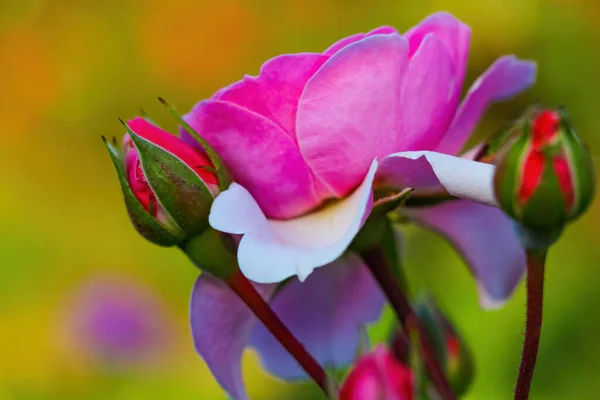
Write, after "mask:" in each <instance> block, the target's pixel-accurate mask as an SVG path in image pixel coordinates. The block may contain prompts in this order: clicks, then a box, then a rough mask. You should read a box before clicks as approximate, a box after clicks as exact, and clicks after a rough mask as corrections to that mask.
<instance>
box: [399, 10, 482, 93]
mask: <svg viewBox="0 0 600 400" xmlns="http://www.w3.org/2000/svg"><path fill="white" fill-rule="evenodd" d="M428 34H434V35H435V36H436V37H437V38H438V39H440V41H441V42H442V43H443V44H444V46H445V47H446V49H447V50H448V52H449V53H450V57H451V58H452V60H453V61H454V67H455V72H456V87H457V91H458V92H460V88H461V87H462V82H463V79H464V77H465V73H466V70H467V59H468V56H469V46H470V44H471V28H469V26H468V25H466V24H464V23H463V22H461V21H460V20H458V19H456V18H455V17H454V16H453V15H452V14H450V13H447V12H437V13H435V14H432V15H430V16H428V17H427V18H425V19H424V20H423V21H421V22H420V23H419V24H418V25H417V26H415V27H414V28H411V29H410V30H409V31H408V32H406V34H405V36H406V38H407V39H408V42H409V45H410V52H409V55H410V57H412V56H413V54H415V53H416V52H417V50H418V49H419V47H420V46H421V44H422V42H423V41H424V39H425V37H427V35H428Z"/></svg>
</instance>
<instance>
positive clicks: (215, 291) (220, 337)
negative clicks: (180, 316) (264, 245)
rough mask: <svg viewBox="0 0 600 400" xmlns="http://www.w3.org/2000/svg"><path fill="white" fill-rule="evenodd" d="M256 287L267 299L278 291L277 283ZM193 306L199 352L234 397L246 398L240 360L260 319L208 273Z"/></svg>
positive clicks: (200, 282)
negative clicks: (276, 288) (276, 289)
mask: <svg viewBox="0 0 600 400" xmlns="http://www.w3.org/2000/svg"><path fill="white" fill-rule="evenodd" d="M255 286H256V288H257V290H258V291H259V292H260V293H261V295H262V296H263V297H264V298H268V297H270V296H271V294H272V293H273V291H274V290H275V285H255ZM190 308H191V310H190V318H191V325H192V335H193V339H194V346H195V347H196V351H197V352H198V354H200V356H201V357H202V358H203V359H204V361H205V362H206V364H207V365H208V367H209V368H210V370H211V372H212V373H213V375H214V377H215V379H216V380H217V381H218V382H219V384H220V385H221V386H222V387H223V389H225V390H226V391H227V393H229V395H230V396H231V397H232V398H233V399H234V400H246V399H247V398H248V397H247V395H246V390H245V388H244V382H243V380H242V372H241V365H240V363H241V358H242V352H243V351H244V348H245V347H246V345H247V344H248V340H249V338H250V334H251V332H252V329H253V328H254V326H255V325H256V323H257V321H258V320H257V319H256V317H255V316H254V315H253V314H252V312H251V311H250V310H249V309H248V307H246V305H245V304H244V303H243V302H242V301H241V300H240V299H239V298H238V297H237V295H236V294H235V293H233V291H232V290H231V289H229V288H228V287H227V286H226V285H225V284H224V283H223V282H221V281H220V280H218V279H216V278H214V277H212V276H210V275H209V274H206V273H203V274H202V275H201V276H200V277H199V278H198V280H197V281H196V284H195V285H194V289H193V290H192V300H191V305H190Z"/></svg>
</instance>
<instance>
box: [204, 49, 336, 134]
mask: <svg viewBox="0 0 600 400" xmlns="http://www.w3.org/2000/svg"><path fill="white" fill-rule="evenodd" d="M328 59H329V57H327V56H324V55H322V54H314V53H303V54H285V55H281V56H279V57H275V58H273V59H271V60H269V61H267V62H266V63H265V64H264V65H263V66H262V68H261V69H260V74H259V76H257V77H253V76H246V77H245V78H244V79H243V80H241V81H239V82H236V83H234V84H233V85H231V86H229V87H227V88H225V89H224V90H221V91H220V92H218V93H217V94H215V96H213V99H214V100H222V101H228V102H230V103H234V104H237V105H239V106H242V107H244V108H247V109H248V110H251V111H254V112H256V113H258V114H260V115H262V116H263V117H265V118H267V119H270V120H271V121H273V122H275V123H276V124H277V125H279V126H280V127H281V128H282V129H283V130H284V131H285V132H286V133H288V134H289V135H290V136H291V137H292V138H294V140H295V137H296V110H297V108H298V100H299V99H300V95H301V94H302V90H303V89H304V85H305V84H306V82H307V81H308V80H309V79H310V78H311V77H312V76H313V75H314V74H315V72H317V70H318V69H319V68H320V67H321V65H323V63H324V62H325V61H327V60H328Z"/></svg>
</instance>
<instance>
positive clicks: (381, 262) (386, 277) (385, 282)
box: [361, 246, 456, 400]
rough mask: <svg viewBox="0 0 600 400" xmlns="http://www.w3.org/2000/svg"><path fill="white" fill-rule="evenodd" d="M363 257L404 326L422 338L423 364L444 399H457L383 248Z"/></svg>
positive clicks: (373, 250) (375, 249)
mask: <svg viewBox="0 0 600 400" xmlns="http://www.w3.org/2000/svg"><path fill="white" fill-rule="evenodd" d="M361 256H362V258H363V260H364V261H365V263H366V264H367V265H368V266H369V269H370V270H371V273H372V274H373V276H374V277H375V279H376V280H377V282H379V285H380V286H381V288H382V289H383V291H384V293H385V295H386V296H387V298H388V300H389V301H390V303H391V305H392V307H393V308H394V311H395V312H396V315H397V317H398V320H399V321H400V323H401V324H402V326H403V327H404V330H405V331H406V332H407V333H408V335H409V337H411V336H413V335H411V333H413V334H414V335H415V336H416V337H417V338H418V342H419V345H420V348H421V356H422V357H423V363H424V364H425V368H426V369H427V372H428V375H429V378H430V379H431V381H432V383H433V384H434V386H435V388H436V390H437V392H438V393H439V394H440V396H441V397H442V399H443V400H455V399H456V396H455V395H454V393H452V388H451V387H450V384H449V383H448V379H447V378H446V375H445V373H444V370H443V369H442V367H441V366H440V364H439V362H438V359H437V357H436V356H435V351H434V349H433V347H432V345H431V343H430V341H429V338H428V337H427V335H426V333H425V330H424V329H423V328H422V327H421V325H420V323H419V320H418V319H417V316H416V314H415V312H414V310H413V309H412V307H411V305H410V302H409V301H408V299H407V298H406V296H405V294H404V292H403V291H402V289H401V288H400V286H398V284H397V282H396V279H395V277H394V275H393V274H392V271H391V269H390V268H389V266H388V264H387V262H386V260H385V256H384V255H383V252H382V250H381V248H379V247H377V246H376V247H373V248H372V249H370V250H366V251H363V252H362V253H361Z"/></svg>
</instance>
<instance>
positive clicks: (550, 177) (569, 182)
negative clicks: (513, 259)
mask: <svg viewBox="0 0 600 400" xmlns="http://www.w3.org/2000/svg"><path fill="white" fill-rule="evenodd" d="M494 190H495V194H496V197H497V199H498V202H499V203H500V206H501V207H502V209H503V210H504V211H505V212H506V213H507V214H508V215H509V216H511V217H512V218H514V219H515V220H516V221H518V222H519V223H520V224H521V225H522V226H523V227H524V228H526V229H527V230H528V231H531V232H534V233H539V234H544V235H546V236H547V237H548V235H550V236H549V237H554V238H557V237H558V235H559V234H560V232H561V231H562V229H563V228H564V226H565V224H567V223H568V222H570V221H572V220H573V219H575V218H577V217H578V216H579V215H581V214H582V213H583V212H584V211H585V210H586V209H587V207H588V206H589V204H590V202H591V200H592V197H593V194H594V168H593V164H592V161H591V157H590V154H589V152H588V149H587V147H586V146H585V144H584V143H583V142H582V141H581V140H580V139H579V137H577V136H576V134H575V131H574V129H573V126H572V124H571V121H570V119H569V117H568V116H567V114H566V112H565V111H564V110H563V109H557V110H537V109H536V110H533V111H530V112H528V113H527V114H526V115H525V117H524V118H522V119H521V120H520V121H518V122H517V123H516V124H515V126H514V127H513V132H512V136H511V140H509V142H508V143H507V144H506V146H505V148H504V149H503V150H502V151H501V154H500V155H499V159H498V161H497V169H496V174H495V177H494Z"/></svg>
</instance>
